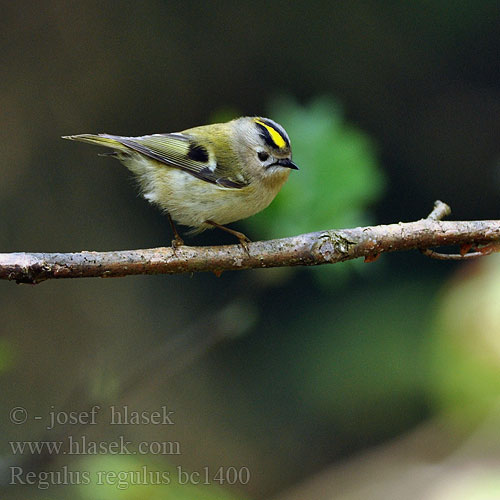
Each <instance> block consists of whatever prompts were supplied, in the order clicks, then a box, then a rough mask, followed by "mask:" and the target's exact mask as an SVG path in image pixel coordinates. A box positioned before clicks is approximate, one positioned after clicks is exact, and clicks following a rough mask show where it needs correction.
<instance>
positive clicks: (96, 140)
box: [62, 134, 128, 151]
mask: <svg viewBox="0 0 500 500" xmlns="http://www.w3.org/2000/svg"><path fill="white" fill-rule="evenodd" d="M62 138H63V139H69V140H70V141H80V142H88V143H89V144H97V145H98V146H105V147H107V148H113V149H114V150H115V151H127V149H128V148H127V146H124V145H123V144H121V143H120V142H119V141H117V140H115V139H114V138H113V136H112V135H108V134H99V135H95V134H79V135H63V136H62Z"/></svg>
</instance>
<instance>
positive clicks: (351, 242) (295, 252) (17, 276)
mask: <svg viewBox="0 0 500 500" xmlns="http://www.w3.org/2000/svg"><path fill="white" fill-rule="evenodd" d="M448 213H449V207H448V206H447V205H446V204H445V203H442V202H436V203H435V206H434V210H433V211H432V212H431V214H430V215H429V217H428V218H426V219H422V220H419V221H416V222H406V223H402V222H400V223H398V224H389V225H380V226H369V227H356V228H352V229H342V230H333V229H332V230H328V231H320V232H316V233H309V234H302V235H299V236H293V237H290V238H282V239H279V240H270V241H257V242H252V243H248V247H247V249H246V250H247V251H245V249H243V248H242V246H241V245H238V244H237V245H223V246H212V247H190V246H187V245H183V246H180V247H177V248H175V249H172V248H171V247H167V248H151V249H146V250H124V251H112V252H79V253H24V252H23V253H5V254H0V279H5V280H12V281H16V282H17V283H40V282H41V281H44V280H47V279H60V278H90V277H101V278H114V277H122V276H129V275H136V274H180V273H193V272H202V271H210V272H213V273H215V274H217V275H220V274H221V273H222V272H223V271H230V270H240V269H255V268H266V267H283V266H316V265H320V264H333V263H335V262H343V261H345V260H351V259H356V258H358V257H364V258H365V259H366V260H367V262H371V261H373V260H375V258H376V256H377V255H378V254H381V253H384V252H396V251H402V250H412V249H419V250H422V251H424V253H425V254H426V255H429V256H430V257H433V258H438V259H446V260H464V259H470V258H475V257H479V256H483V255H486V254H488V253H491V252H494V251H497V250H498V245H499V242H500V220H490V221H487V220H485V221H442V220H440V219H441V218H442V217H444V216H445V215H447V214H448ZM449 245H460V246H461V248H462V249H465V248H466V249H467V251H468V250H469V249H471V248H472V249H476V248H478V250H477V251H474V253H471V254H468V253H466V252H464V255H462V254H460V255H459V254H457V255H455V254H451V255H447V254H439V253H437V252H434V251H432V250H428V249H429V248H431V247H439V246H449ZM479 245H487V246H483V247H481V248H479V247H478V246H479Z"/></svg>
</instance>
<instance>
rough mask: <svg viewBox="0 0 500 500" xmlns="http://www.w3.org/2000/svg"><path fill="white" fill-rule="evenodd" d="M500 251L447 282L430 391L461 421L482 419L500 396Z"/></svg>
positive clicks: (439, 312)
mask: <svg viewBox="0 0 500 500" xmlns="http://www.w3.org/2000/svg"><path fill="white" fill-rule="evenodd" d="M499 304H500V256H498V255H492V256H490V257H488V258H487V259H484V260H483V261H481V262H480V263H477V264H476V265H475V266H474V267H473V268H472V269H470V270H469V273H467V274H461V275H458V276H457V277H456V278H455V280H454V281H453V282H452V283H451V284H450V285H449V286H448V287H447V289H446V290H445V292H444V294H443V297H442V299H441V301H440V307H439V309H438V310H437V314H436V320H435V324H434V328H433V332H434V335H433V337H432V342H431V344H430V346H431V351H430V356H431V359H432V370H430V371H429V380H430V383H431V388H432V391H431V394H433V396H434V398H433V401H434V404H435V405H436V407H437V408H438V410H439V411H440V412H444V413H446V414H449V415H453V419H454V420H455V421H456V422H457V423H459V424H460V425H464V424H465V425H470V424H471V423H472V424H475V423H477V421H481V420H482V419H483V418H484V417H485V416H487V415H488V414H489V413H490V412H491V411H493V410H495V408H497V407H498V403H499V401H500V308H499Z"/></svg>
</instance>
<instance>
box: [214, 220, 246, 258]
mask: <svg viewBox="0 0 500 500" xmlns="http://www.w3.org/2000/svg"><path fill="white" fill-rule="evenodd" d="M205 223H206V224H210V225H211V226H214V227H217V228H219V229H222V230H223V231H226V232H227V233H229V234H232V235H233V236H236V238H238V240H239V242H240V245H241V246H242V247H243V249H244V250H245V252H246V253H247V254H248V255H250V253H249V251H248V244H249V243H251V240H250V239H249V238H247V237H246V236H245V235H244V234H243V233H240V232H239V231H235V230H234V229H230V228H229V227H226V226H221V225H220V224H217V222H214V221H213V220H206V221H205Z"/></svg>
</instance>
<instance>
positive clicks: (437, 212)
mask: <svg viewBox="0 0 500 500" xmlns="http://www.w3.org/2000/svg"><path fill="white" fill-rule="evenodd" d="M449 215H451V208H450V206H449V205H447V204H446V203H444V202H442V201H441V200H436V201H435V202H434V208H433V209H432V212H431V213H430V214H429V215H428V216H427V219H429V220H443V219H444V218H445V217H448V216H449Z"/></svg>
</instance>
